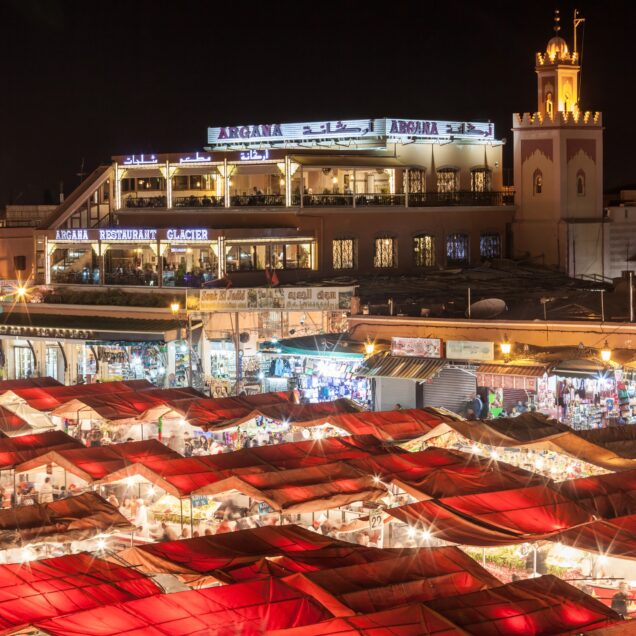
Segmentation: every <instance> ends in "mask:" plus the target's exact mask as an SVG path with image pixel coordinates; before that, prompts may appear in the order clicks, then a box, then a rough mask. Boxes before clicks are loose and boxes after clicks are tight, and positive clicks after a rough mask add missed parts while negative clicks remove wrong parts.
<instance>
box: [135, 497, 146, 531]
mask: <svg viewBox="0 0 636 636" xmlns="http://www.w3.org/2000/svg"><path fill="white" fill-rule="evenodd" d="M134 524H135V527H136V528H137V531H138V532H140V533H141V534H144V535H145V534H147V532H148V506H146V502H145V501H144V500H143V499H141V498H140V499H137V510H136V511H135V521H134Z"/></svg>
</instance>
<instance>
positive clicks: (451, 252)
mask: <svg viewBox="0 0 636 636" xmlns="http://www.w3.org/2000/svg"><path fill="white" fill-rule="evenodd" d="M446 260H447V262H448V264H449V265H465V264H467V263H468V234H449V235H448V237H447V238H446Z"/></svg>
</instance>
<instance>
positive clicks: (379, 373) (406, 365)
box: [355, 352, 447, 382]
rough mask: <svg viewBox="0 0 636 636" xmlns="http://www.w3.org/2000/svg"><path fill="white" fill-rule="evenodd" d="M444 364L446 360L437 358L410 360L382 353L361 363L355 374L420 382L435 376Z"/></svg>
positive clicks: (365, 376) (364, 376)
mask: <svg viewBox="0 0 636 636" xmlns="http://www.w3.org/2000/svg"><path fill="white" fill-rule="evenodd" d="M446 364H447V362H446V360H442V359H439V358H415V357H414V358H410V357H402V356H392V355H391V354H390V353H389V352H383V353H380V354H377V355H375V356H373V357H371V358H369V359H368V360H366V361H365V362H363V363H362V365H361V366H360V368H359V369H358V370H357V371H356V372H355V374H356V375H357V376H360V377H363V378H401V379H404V380H417V381H420V382H422V381H425V380H430V379H431V378H432V377H434V376H435V375H437V374H438V373H439V372H440V371H441V370H442V369H443V368H444V367H445V366H446Z"/></svg>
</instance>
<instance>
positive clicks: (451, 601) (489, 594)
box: [427, 575, 620, 636]
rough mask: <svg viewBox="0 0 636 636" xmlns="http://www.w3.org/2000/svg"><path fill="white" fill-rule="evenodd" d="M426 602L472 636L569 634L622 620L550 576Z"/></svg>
mask: <svg viewBox="0 0 636 636" xmlns="http://www.w3.org/2000/svg"><path fill="white" fill-rule="evenodd" d="M427 606H428V607H430V608H431V609H433V610H435V611H436V612H438V613H439V614H441V615H442V616H444V617H446V618H447V619H448V620H450V621H451V622H452V623H454V624H455V625H458V626H459V627H462V628H464V629H465V630H466V631H468V632H469V633H470V634H475V636H493V635H496V634H497V635H500V636H512V635H514V634H523V636H532V635H537V636H538V635H543V634H572V633H578V632H581V631H586V630H590V629H595V628H600V627H607V626H610V625H613V624H615V623H618V622H620V617H619V616H618V614H616V613H615V612H613V611H612V610H611V609H610V608H609V607H606V606H605V605H603V603H601V602H600V601H597V600H596V599H594V598H592V597H591V596H588V595H587V594H584V593H583V592H581V591H580V590H578V589H576V588H575V587H572V586H571V585H569V584H568V583H565V582H564V581H561V579H558V578H557V577H555V576H551V575H549V576H541V577H539V578H535V579H525V580H523V581H517V582H515V583H510V584H508V585H503V586H501V587H498V588H494V589H488V590H484V591H482V592H475V593H474V594H464V595H461V596H447V597H445V598H440V599H437V600H434V601H430V602H429V603H427Z"/></svg>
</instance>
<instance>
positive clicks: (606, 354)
mask: <svg viewBox="0 0 636 636" xmlns="http://www.w3.org/2000/svg"><path fill="white" fill-rule="evenodd" d="M611 359H612V350H611V349H610V348H609V345H608V344H607V340H606V341H605V345H604V346H603V348H602V349H601V360H602V361H603V362H609V361H610V360H611Z"/></svg>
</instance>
